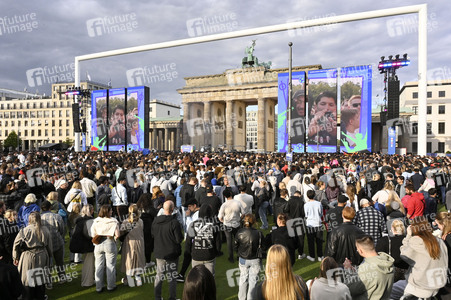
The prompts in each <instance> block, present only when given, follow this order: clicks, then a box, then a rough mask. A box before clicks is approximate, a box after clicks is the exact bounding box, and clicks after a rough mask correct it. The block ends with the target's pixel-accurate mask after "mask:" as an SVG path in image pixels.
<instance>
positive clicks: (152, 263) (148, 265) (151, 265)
mask: <svg viewBox="0 0 451 300" xmlns="http://www.w3.org/2000/svg"><path fill="white" fill-rule="evenodd" d="M153 266H155V263H154V262H153V261H151V262H149V263H146V269H148V268H152V267H153Z"/></svg>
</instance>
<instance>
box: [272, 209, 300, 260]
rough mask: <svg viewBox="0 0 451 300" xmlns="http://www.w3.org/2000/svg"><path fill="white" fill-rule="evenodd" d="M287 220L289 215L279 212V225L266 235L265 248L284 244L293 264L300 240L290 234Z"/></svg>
mask: <svg viewBox="0 0 451 300" xmlns="http://www.w3.org/2000/svg"><path fill="white" fill-rule="evenodd" d="M287 220H288V216H287V215H286V214H279V215H278V216H277V226H279V227H278V228H277V229H274V230H273V231H272V232H271V233H270V234H268V235H267V236H266V237H265V248H266V249H269V247H271V246H272V245H276V244H279V245H282V246H284V247H285V248H287V250H288V254H289V255H290V260H291V265H294V263H295V262H296V258H295V253H296V248H297V247H298V241H297V239H296V237H294V236H290V235H289V234H288V229H287Z"/></svg>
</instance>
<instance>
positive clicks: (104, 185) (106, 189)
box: [96, 176, 111, 211]
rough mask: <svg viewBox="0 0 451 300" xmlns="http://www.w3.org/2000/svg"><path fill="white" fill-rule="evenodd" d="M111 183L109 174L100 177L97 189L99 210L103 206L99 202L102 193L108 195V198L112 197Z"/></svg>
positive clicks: (97, 206)
mask: <svg viewBox="0 0 451 300" xmlns="http://www.w3.org/2000/svg"><path fill="white" fill-rule="evenodd" d="M109 184H110V180H109V178H108V177H107V176H100V178H99V186H98V187H97V190H96V208H97V211H98V210H99V209H100V207H101V206H102V204H100V203H99V199H100V197H101V196H102V195H107V196H108V198H110V197H111V189H110V186H109ZM103 204H107V203H103ZM108 204H109V203H108Z"/></svg>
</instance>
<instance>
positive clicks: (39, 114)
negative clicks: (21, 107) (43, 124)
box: [38, 110, 43, 119]
mask: <svg viewBox="0 0 451 300" xmlns="http://www.w3.org/2000/svg"><path fill="white" fill-rule="evenodd" d="M42 115H43V113H42V111H41V110H40V111H38V118H40V119H41V118H42Z"/></svg>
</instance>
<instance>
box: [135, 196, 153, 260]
mask: <svg viewBox="0 0 451 300" xmlns="http://www.w3.org/2000/svg"><path fill="white" fill-rule="evenodd" d="M137 205H138V210H139V211H140V212H141V220H143V223H144V253H145V255H146V267H152V266H154V265H155V263H154V262H152V261H151V258H152V251H153V248H154V240H153V236H152V223H153V220H154V219H155V218H156V216H157V214H158V212H157V210H156V209H155V208H154V207H153V202H152V195H151V194H149V193H144V194H142V195H141V197H139V200H138V203H137Z"/></svg>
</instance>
